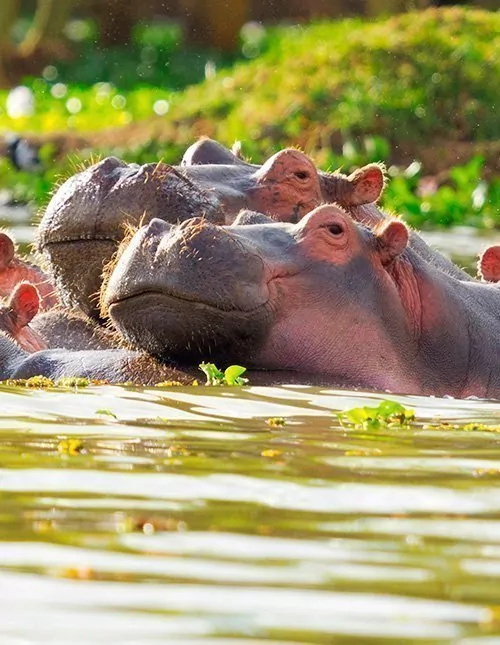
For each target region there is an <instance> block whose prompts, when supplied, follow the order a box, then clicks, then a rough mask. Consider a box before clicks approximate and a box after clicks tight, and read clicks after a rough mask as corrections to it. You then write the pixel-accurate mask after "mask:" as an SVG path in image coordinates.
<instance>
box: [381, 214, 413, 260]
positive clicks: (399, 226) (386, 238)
mask: <svg viewBox="0 0 500 645" xmlns="http://www.w3.org/2000/svg"><path fill="white" fill-rule="evenodd" d="M407 246H408V229H407V228H406V226H405V225H404V224H403V222H399V221H398V220H391V221H389V222H386V223H384V225H383V226H382V227H381V228H380V229H379V230H378V231H377V247H378V252H379V255H380V259H381V261H382V264H383V265H384V266H386V265H388V264H390V263H391V262H393V261H394V260H395V259H396V258H397V257H399V256H400V255H401V253H403V251H404V250H405V249H406V247H407Z"/></svg>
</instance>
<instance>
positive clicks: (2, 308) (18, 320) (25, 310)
mask: <svg viewBox="0 0 500 645" xmlns="http://www.w3.org/2000/svg"><path fill="white" fill-rule="evenodd" d="M39 307H40V296H39V294H38V291H37V289H36V288H35V287H34V286H33V285H32V284H29V282H20V283H19V284H18V285H17V286H16V287H14V289H13V291H12V293H11V295H10V297H9V299H8V300H7V302H5V303H0V331H2V332H4V333H5V334H7V335H8V336H9V337H10V338H13V339H14V340H15V341H16V342H17V344H18V345H19V347H22V348H23V349H24V350H25V351H27V352H30V353H31V352H37V351H39V350H41V349H45V348H46V347H47V345H46V343H45V341H44V340H43V338H42V337H41V336H40V335H39V334H38V333H37V332H36V331H35V330H34V329H32V328H31V327H30V324H29V323H30V322H31V321H32V320H33V318H34V317H35V316H36V315H37V313H38V309H39Z"/></svg>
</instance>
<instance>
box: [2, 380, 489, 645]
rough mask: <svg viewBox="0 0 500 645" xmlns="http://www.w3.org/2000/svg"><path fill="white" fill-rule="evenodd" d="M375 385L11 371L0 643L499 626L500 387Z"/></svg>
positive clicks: (449, 632) (458, 635)
mask: <svg viewBox="0 0 500 645" xmlns="http://www.w3.org/2000/svg"><path fill="white" fill-rule="evenodd" d="M380 398H383V397H380V396H378V395H374V394H363V393H355V392H344V391H335V390H321V389H318V388H309V387H298V386H290V387H280V388H263V387H255V388H252V387H250V388H246V389H232V390H223V389H215V388H214V389H205V388H202V387H198V388H179V389H177V388H173V389H170V390H158V389H146V390H138V389H134V388H118V387H100V388H93V389H88V390H83V391H80V392H78V393H77V392H70V393H68V392H62V391H60V392H58V391H49V392H46V391H31V390H16V389H14V388H3V390H2V392H1V393H0V401H1V402H2V405H1V409H0V433H1V438H2V440H1V442H0V496H1V500H2V502H1V506H0V536H1V542H0V617H1V620H0V637H1V638H0V642H2V643H3V642H5V643H37V644H38V643H40V644H42V643H43V644H45V643H49V642H50V643H56V644H58V645H59V644H60V645H63V644H64V645H66V644H67V643H78V644H83V643H85V644H87V643H88V644H91V643H101V642H102V643H107V644H110V643H112V644H115V643H116V644H118V643H120V644H122V643H134V644H137V645H139V644H146V643H160V642H162V643H163V642H183V643H184V642H187V643H191V644H192V643H200V644H201V643H203V644H204V645H205V644H207V643H218V644H220V645H222V644H224V645H228V643H241V644H243V643H245V644H246V645H247V644H249V643H260V642H264V641H265V642H272V643H326V642H328V643H330V642H332V643H333V642H335V643H344V642H346V643H347V642H357V643H370V642H378V643H386V642H395V643H420V642H422V643H429V642H432V643H452V642H460V643H469V644H472V643H478V644H479V643H488V642H489V643H494V642H500V641H498V640H497V639H500V612H499V610H498V604H499V600H500V591H499V589H500V494H499V492H498V490H499V489H498V477H499V473H500V461H499V459H498V450H499V444H500V434H498V433H497V432H495V431H487V430H485V431H481V432H470V431H466V430H461V429H449V430H446V429H440V430H437V429H433V428H432V427H429V422H431V425H432V422H433V421H435V420H436V419H438V418H439V419H441V420H443V419H447V420H450V421H453V422H454V423H466V422H468V421H471V420H475V421H478V420H482V421H484V422H485V423H488V424H492V425H493V424H499V425H500V404H499V403H493V402H483V401H454V400H451V399H444V400H443V399H431V398H421V397H393V398H396V399H397V400H399V401H401V402H402V403H403V404H405V405H409V406H411V407H413V408H414V409H415V411H416V414H417V417H418V419H419V424H417V425H416V426H415V427H414V428H412V429H411V430H390V431H388V430H384V431H378V432H373V431H371V432H365V431H360V430H355V429H346V428H342V427H340V426H339V425H338V423H337V421H336V416H335V411H337V410H341V409H346V408H350V407H355V406H359V405H367V404H373V401H374V400H376V399H380ZM275 416H282V417H285V419H286V424H285V425H284V426H282V427H272V426H270V425H269V424H268V423H266V420H267V419H268V418H269V417H275ZM71 438H72V439H74V440H78V441H75V442H74V444H73V445H74V446H77V450H75V451H73V453H71V451H69V450H64V448H63V446H64V445H68V443H69V442H68V441H66V443H65V444H64V443H61V442H62V441H63V440H67V439H71ZM68 453H69V454H68Z"/></svg>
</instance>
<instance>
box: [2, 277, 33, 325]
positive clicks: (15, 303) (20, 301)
mask: <svg viewBox="0 0 500 645" xmlns="http://www.w3.org/2000/svg"><path fill="white" fill-rule="evenodd" d="M9 307H10V308H11V309H12V310H13V311H14V312H15V314H16V320H17V323H18V325H19V327H26V325H28V324H29V323H30V322H31V321H32V320H33V318H34V317H35V316H36V315H37V313H38V309H39V308H40V295H39V293H38V290H37V289H36V287H34V286H33V285H32V284H31V283H30V282H20V283H19V284H18V285H17V287H16V288H15V289H14V291H13V292H12V294H11V296H10V298H9Z"/></svg>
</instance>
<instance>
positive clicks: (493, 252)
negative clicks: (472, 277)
mask: <svg viewBox="0 0 500 645" xmlns="http://www.w3.org/2000/svg"><path fill="white" fill-rule="evenodd" d="M477 272H478V274H479V277H480V278H482V279H483V280H486V282H499V281H500V246H499V245H496V246H489V247H488V248H487V249H486V251H484V252H483V254H482V255H481V256H480V258H479V261H478V263H477Z"/></svg>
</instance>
